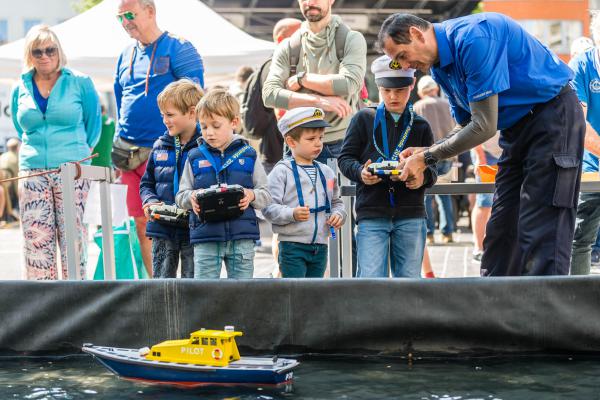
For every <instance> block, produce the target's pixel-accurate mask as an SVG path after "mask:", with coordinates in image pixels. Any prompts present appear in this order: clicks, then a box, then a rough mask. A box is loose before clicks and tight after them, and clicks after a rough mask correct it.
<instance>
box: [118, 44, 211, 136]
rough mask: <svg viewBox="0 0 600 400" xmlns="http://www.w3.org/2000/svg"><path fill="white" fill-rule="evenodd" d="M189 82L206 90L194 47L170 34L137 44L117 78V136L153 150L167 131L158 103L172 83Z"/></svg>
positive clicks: (126, 52)
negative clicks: (185, 79)
mask: <svg viewBox="0 0 600 400" xmlns="http://www.w3.org/2000/svg"><path fill="white" fill-rule="evenodd" d="M181 78H189V79H191V80H193V81H195V82H196V83H198V84H199V85H200V86H204V66H203V64H202V59H201V58H200V55H199V54H198V51H196V48H195V47H194V45H192V44H191V43H190V42H188V41H187V40H185V39H181V38H179V37H177V36H174V35H172V34H170V33H168V32H163V34H162V35H161V36H160V37H159V38H158V39H156V41H155V42H154V43H151V44H149V45H147V46H142V45H141V44H139V43H137V42H136V43H134V44H132V45H131V46H128V47H127V48H126V49H125V50H124V51H123V52H122V53H121V56H120V57H119V60H118V62H117V72H116V77H115V85H114V87H115V98H116V101H117V134H118V135H119V136H121V137H123V138H124V139H126V140H129V141H130V142H133V143H134V144H136V145H138V146H143V147H152V145H153V144H154V142H155V141H156V139H158V138H159V137H160V136H161V135H162V134H163V133H164V131H165V125H164V124H163V122H162V117H161V115H160V110H159V109H158V104H157V103H156V98H157V97H158V94H159V93H160V92H161V91H162V90H163V89H164V88H165V87H166V86H167V85H168V84H169V83H171V82H174V81H176V80H178V79H181Z"/></svg>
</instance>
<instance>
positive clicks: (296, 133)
mask: <svg viewBox="0 0 600 400" xmlns="http://www.w3.org/2000/svg"><path fill="white" fill-rule="evenodd" d="M324 130H325V128H306V127H304V126H297V127H295V128H292V129H291V130H290V131H289V132H288V133H286V134H285V136H289V137H291V138H292V139H294V140H295V141H296V142H297V141H299V140H300V139H302V135H303V134H304V133H305V132H307V131H324Z"/></svg>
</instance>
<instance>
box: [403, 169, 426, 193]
mask: <svg viewBox="0 0 600 400" xmlns="http://www.w3.org/2000/svg"><path fill="white" fill-rule="evenodd" d="M424 183H425V174H424V173H421V174H419V175H417V176H415V177H414V178H408V180H407V181H406V187H407V188H409V189H412V190H415V189H418V188H420V187H421V186H423V184H424Z"/></svg>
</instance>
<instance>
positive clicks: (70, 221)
mask: <svg viewBox="0 0 600 400" xmlns="http://www.w3.org/2000/svg"><path fill="white" fill-rule="evenodd" d="M328 165H329V167H331V169H333V170H334V172H335V173H336V174H338V177H339V184H340V192H341V197H342V201H343V203H344V209H345V211H346V215H347V216H348V218H347V221H346V223H345V224H344V225H343V226H342V228H341V229H340V231H339V235H338V237H337V239H336V240H330V242H329V266H330V276H331V277H332V278H340V277H344V278H351V277H352V275H353V274H352V224H351V223H350V220H351V215H352V209H353V203H354V197H355V196H356V186H354V185H352V184H351V182H350V180H349V179H348V178H346V177H345V176H343V175H341V174H339V170H338V168H337V163H336V162H335V160H334V159H330V160H329V161H328ZM60 175H61V179H62V185H63V204H73V205H74V204H75V180H76V179H79V178H81V179H88V180H92V181H97V182H98V183H99V186H100V209H101V216H102V256H103V263H104V279H107V280H112V279H115V250H114V241H113V226H112V205H111V194H110V184H111V183H112V180H113V179H112V171H111V170H110V169H109V168H104V167H94V166H89V165H79V164H75V163H67V164H63V165H61V167H60ZM580 191H581V192H583V193H600V181H586V182H581V188H580ZM472 193H494V184H493V183H438V184H436V185H434V186H433V187H431V188H429V189H427V190H426V194H449V195H463V194H472ZM64 218H65V237H66V241H67V264H68V273H69V279H72V280H80V279H81V278H82V277H81V276H80V270H79V268H78V266H79V262H80V260H79V252H78V251H77V249H78V243H77V240H78V239H77V237H78V235H77V224H76V215H75V207H65V210H64Z"/></svg>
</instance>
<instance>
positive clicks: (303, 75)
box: [296, 71, 306, 88]
mask: <svg viewBox="0 0 600 400" xmlns="http://www.w3.org/2000/svg"><path fill="white" fill-rule="evenodd" d="M305 76H306V71H302V72H298V73H297V74H296V81H297V82H298V85H300V87H301V88H303V87H304V85H303V84H302V79H303V78H304V77H305Z"/></svg>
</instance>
